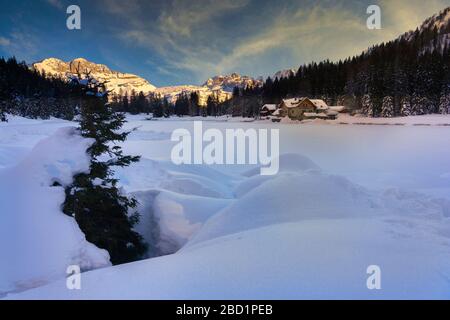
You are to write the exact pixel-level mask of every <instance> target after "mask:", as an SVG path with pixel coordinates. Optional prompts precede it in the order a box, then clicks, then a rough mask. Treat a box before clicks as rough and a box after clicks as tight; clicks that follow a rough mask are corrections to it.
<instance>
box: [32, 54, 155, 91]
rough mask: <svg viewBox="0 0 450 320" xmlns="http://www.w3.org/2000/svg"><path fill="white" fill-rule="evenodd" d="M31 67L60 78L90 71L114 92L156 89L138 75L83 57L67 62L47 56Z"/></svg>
mask: <svg viewBox="0 0 450 320" xmlns="http://www.w3.org/2000/svg"><path fill="white" fill-rule="evenodd" d="M33 68H34V69H36V70H38V71H41V72H42V71H44V72H45V73H46V74H47V75H52V76H57V77H62V78H65V77H66V76H67V75H68V74H71V73H76V72H78V71H80V72H82V73H83V72H90V73H91V75H92V76H93V77H94V78H96V79H98V80H100V81H106V82H107V83H106V87H107V89H108V90H111V91H112V92H114V93H116V94H125V93H131V91H133V90H134V91H135V92H140V91H142V92H144V93H149V92H153V91H154V90H155V89H156V87H155V86H153V85H152V84H150V83H149V82H148V81H147V80H145V79H143V78H141V77H139V76H136V75H134V74H129V73H122V72H117V71H112V70H111V69H109V68H108V67H107V66H106V65H104V64H97V63H94V62H91V61H88V60H86V59H85V58H76V59H73V60H71V61H68V62H65V61H62V60H60V59H57V58H48V59H44V60H42V61H41V62H37V63H34V64H33Z"/></svg>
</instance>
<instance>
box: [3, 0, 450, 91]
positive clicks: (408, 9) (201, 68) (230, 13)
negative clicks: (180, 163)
mask: <svg viewBox="0 0 450 320" xmlns="http://www.w3.org/2000/svg"><path fill="white" fill-rule="evenodd" d="M70 4H77V5H79V6H80V8H81V12H82V29H81V30H75V31H70V30H68V29H67V28H66V18H67V14H66V12H65V11H66V8H67V6H69V5H70ZM370 4H378V5H379V6H380V7H381V9H382V29H381V30H369V29H367V27H366V19H367V17H368V15H367V14H366V9H367V7H368V5H370ZM0 5H1V8H2V9H1V12H0V56H5V57H8V56H11V55H15V56H16V57H18V58H19V59H21V60H22V59H23V60H25V61H27V62H28V63H31V62H34V61H38V60H42V59H44V58H47V57H56V58H60V59H63V60H71V59H73V58H77V57H83V58H86V59H88V60H91V61H94V62H97V63H103V64H106V65H108V66H109V67H111V68H112V69H114V70H118V71H124V72H131V73H135V74H138V75H140V76H143V77H145V78H146V79H148V80H149V81H150V82H151V83H153V84H155V85H157V86H166V85H176V84H201V83H203V82H204V81H205V80H206V79H207V78H209V77H211V76H214V75H218V74H228V73H231V72H238V73H241V74H247V75H251V76H260V75H262V76H267V75H271V74H273V73H275V72H276V71H278V70H280V69H286V68H297V67H298V66H299V65H300V64H303V63H307V62H310V61H313V60H314V61H319V60H323V59H327V58H329V59H331V60H336V59H341V58H345V57H347V56H351V55H355V54H358V53H360V52H361V51H362V50H365V49H366V48H367V47H369V46H371V45H373V44H377V43H380V42H383V41H388V40H392V39H394V38H396V37H397V36H398V35H400V34H401V33H403V32H406V31H408V30H410V29H414V28H415V27H417V26H418V25H419V24H420V23H421V22H422V21H423V20H424V19H425V18H427V17H428V16H431V15H433V14H434V13H437V12H438V11H440V10H442V9H444V8H445V7H447V6H450V0H428V1H423V0H420V1H419V0H358V1H356V0H346V1H331V0H330V1H328V0H323V1H312V0H311V1H310V0H304V1H301V0H146V1H140V0H95V1H84V0H83V1H75V0H14V1H10V0H0Z"/></svg>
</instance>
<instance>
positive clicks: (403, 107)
mask: <svg viewBox="0 0 450 320" xmlns="http://www.w3.org/2000/svg"><path fill="white" fill-rule="evenodd" d="M411 114H412V109H411V97H410V96H405V97H402V98H401V101H400V115H401V116H402V117H407V116H410V115H411Z"/></svg>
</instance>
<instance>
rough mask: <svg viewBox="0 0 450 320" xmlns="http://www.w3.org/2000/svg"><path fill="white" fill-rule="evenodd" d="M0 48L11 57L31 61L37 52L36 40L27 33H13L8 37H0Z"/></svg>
mask: <svg viewBox="0 0 450 320" xmlns="http://www.w3.org/2000/svg"><path fill="white" fill-rule="evenodd" d="M0 46H1V47H2V48H3V50H4V51H5V52H7V53H8V54H9V55H11V56H15V57H17V58H18V59H20V60H25V61H33V60H34V59H35V57H36V54H37V52H38V42H37V40H36V39H35V38H34V37H33V36H32V35H31V34H30V33H27V32H22V31H14V32H12V33H11V34H10V35H9V36H8V37H0Z"/></svg>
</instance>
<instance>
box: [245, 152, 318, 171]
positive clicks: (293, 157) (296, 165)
mask: <svg viewBox="0 0 450 320" xmlns="http://www.w3.org/2000/svg"><path fill="white" fill-rule="evenodd" d="M279 161H280V168H279V172H299V171H306V170H320V167H319V166H318V165H317V164H315V163H314V162H313V161H312V160H311V159H309V158H308V157H305V156H303V155H300V154H297V153H286V154H282V155H280V158H279ZM260 173H261V167H257V168H254V169H251V170H249V171H247V172H244V173H243V175H244V176H246V177H253V176H256V175H259V174H260Z"/></svg>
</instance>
